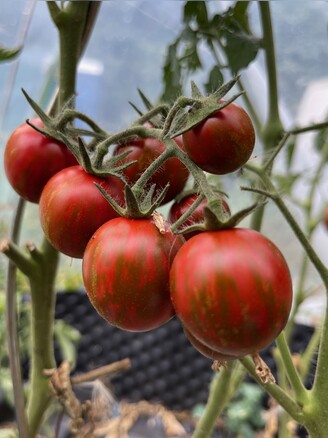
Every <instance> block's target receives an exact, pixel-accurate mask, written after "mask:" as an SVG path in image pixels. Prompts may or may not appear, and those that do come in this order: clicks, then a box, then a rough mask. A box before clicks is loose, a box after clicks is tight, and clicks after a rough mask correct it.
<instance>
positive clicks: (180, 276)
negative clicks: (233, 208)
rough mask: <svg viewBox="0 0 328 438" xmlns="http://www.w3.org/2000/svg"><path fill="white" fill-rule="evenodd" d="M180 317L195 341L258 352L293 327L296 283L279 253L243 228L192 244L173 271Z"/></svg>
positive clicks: (212, 234) (242, 352)
mask: <svg viewBox="0 0 328 438" xmlns="http://www.w3.org/2000/svg"><path fill="white" fill-rule="evenodd" d="M170 288H171V297H172V302H173V305H174V308H175V310H176V314H177V316H178V317H179V318H180V320H181V322H182V324H183V325H184V327H186V329H187V330H188V331H190V332H191V333H192V335H193V336H194V337H196V338H197V340H199V341H200V342H202V343H203V344H205V345H206V346H207V347H209V348H211V349H213V350H217V351H219V352H221V353H223V354H226V355H233V356H237V357H239V356H243V355H246V354H253V353H255V352H257V351H259V350H260V349H262V348H264V347H266V346H267V345H269V344H270V343H271V342H272V341H273V340H274V339H275V338H276V337H277V336H278V334H279V333H280V332H281V330H282V329H283V328H284V326H285V325H286V323H287V320H288V316H289V313H290V309H291V304H292V282H291V276H290V272H289V269H288V266H287V263H286V261H285V259H284V257H283V255H282V254H281V252H280V251H279V249H278V248H277V247H276V246H275V245H274V244H273V242H271V241H270V240H269V239H268V238H266V237H265V236H263V235H262V234H260V233H258V232H256V231H254V230H250V229H243V228H240V229H238V228H234V229H229V230H222V231H208V232H203V233H200V234H198V235H197V236H194V237H192V238H191V239H190V240H188V241H187V242H186V243H185V244H184V246H183V247H182V248H181V250H180V251H179V252H178V254H177V255H176V257H175V259H174V262H173V265H172V268H171V273H170Z"/></svg>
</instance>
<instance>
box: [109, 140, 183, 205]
mask: <svg viewBox="0 0 328 438" xmlns="http://www.w3.org/2000/svg"><path fill="white" fill-rule="evenodd" d="M175 141H176V142H177V143H178V144H179V145H180V147H183V145H182V140H181V138H177V139H175ZM164 149H165V145H164V143H162V142H161V141H159V140H157V139H155V138H146V139H141V138H136V139H134V140H131V141H130V142H129V143H128V144H125V143H124V144H120V145H118V146H117V148H116V150H115V152H114V155H117V154H121V153H123V152H126V151H130V153H129V155H128V156H127V157H126V158H124V159H123V160H122V163H127V162H129V161H134V160H136V161H137V162H136V163H134V164H132V165H131V166H129V167H127V168H126V169H124V171H123V174H124V175H125V177H126V179H127V182H128V183H129V184H133V183H135V182H136V181H137V179H138V178H139V177H140V175H141V174H142V173H143V172H144V170H145V169H146V168H147V167H148V166H149V164H150V163H151V162H153V161H154V160H155V159H156V158H157V157H158V156H159V155H160V154H161V153H162V152H163V151H164ZM188 176H189V171H188V170H187V168H186V167H185V166H184V165H183V164H182V163H181V161H179V160H178V158H169V159H168V160H167V161H165V163H164V164H163V166H162V167H161V168H160V169H159V170H158V171H157V172H156V173H155V174H154V175H153V176H152V177H151V178H150V180H149V186H150V185H152V184H156V188H158V189H160V188H162V189H163V188H164V187H165V186H166V185H167V183H169V184H170V186H169V189H168V191H167V193H166V195H165V198H164V200H163V202H162V204H165V203H167V202H169V201H171V200H172V199H174V198H175V197H176V196H177V195H178V194H179V193H180V192H181V191H182V190H183V188H184V186H185V185H186V182H187V179H188Z"/></svg>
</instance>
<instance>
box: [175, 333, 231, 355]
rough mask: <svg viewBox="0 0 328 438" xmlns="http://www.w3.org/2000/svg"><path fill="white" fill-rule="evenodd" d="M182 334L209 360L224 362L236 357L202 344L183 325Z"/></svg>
mask: <svg viewBox="0 0 328 438" xmlns="http://www.w3.org/2000/svg"><path fill="white" fill-rule="evenodd" d="M183 331H184V334H185V335H186V337H187V338H188V341H189V342H190V343H191V345H192V346H193V347H194V348H195V349H196V350H197V351H199V353H201V354H202V355H203V356H205V357H207V358H208V359H211V360H218V361H220V362H225V361H227V360H235V359H237V357H235V356H229V355H226V354H223V353H219V352H218V351H215V350H213V349H211V348H209V347H207V346H206V345H204V344H203V343H202V342H200V341H199V340H198V339H197V338H195V336H194V335H193V334H192V333H191V332H190V331H189V330H187V329H186V328H185V327H184V328H183Z"/></svg>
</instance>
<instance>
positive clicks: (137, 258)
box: [82, 217, 184, 331]
mask: <svg viewBox="0 0 328 438" xmlns="http://www.w3.org/2000/svg"><path fill="white" fill-rule="evenodd" d="M164 228H165V231H164V232H160V231H159V229H158V228H157V226H156V225H155V223H154V219H153V218H147V219H126V218H122V217H121V218H118V219H113V220H111V221H109V222H106V223H105V224H104V225H103V226H102V227H100V228H99V229H98V230H97V231H96V232H95V234H94V235H93V236H92V238H91V240H90V241H89V243H88V245H87V248H86V250H85V253H84V257H83V264H82V272H83V281H84V286H85V289H86V292H87V294H88V296H89V299H90V301H91V303H92V304H93V306H94V307H95V309H96V310H97V312H98V313H99V314H100V315H101V316H102V317H103V318H104V319H105V320H106V321H108V322H109V323H110V324H112V325H114V326H116V327H119V328H121V329H124V330H128V331H147V330H151V329H154V328H157V327H159V326H160V325H162V324H164V323H165V322H167V321H168V320H169V319H171V318H172V317H173V316H174V309H173V306H172V302H171V299H170V293H169V270H170V267H171V264H172V261H173V258H174V256H175V254H176V253H177V251H178V250H179V248H180V247H181V246H182V244H183V242H184V240H183V238H181V237H179V236H175V235H174V234H172V233H171V231H169V230H168V224H167V223H165V227H164Z"/></svg>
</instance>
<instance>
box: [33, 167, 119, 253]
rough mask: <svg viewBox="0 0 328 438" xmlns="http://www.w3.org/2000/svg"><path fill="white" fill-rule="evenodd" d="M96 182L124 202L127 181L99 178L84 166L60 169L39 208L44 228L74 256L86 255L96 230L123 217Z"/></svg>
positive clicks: (64, 249)
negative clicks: (107, 222) (85, 251)
mask: <svg viewBox="0 0 328 438" xmlns="http://www.w3.org/2000/svg"><path fill="white" fill-rule="evenodd" d="M95 182H97V183H98V184H100V185H101V186H102V187H103V188H104V189H105V190H106V191H107V192H108V193H109V194H110V195H111V196H112V197H113V198H116V200H117V201H118V202H119V203H122V202H123V199H124V196H123V184H122V182H121V181H120V180H119V179H118V178H117V177H113V176H110V177H108V178H99V177H96V176H94V175H90V174H89V173H87V172H85V171H84V169H83V168H82V167H81V166H73V167H69V168H67V169H63V170H62V171H60V172H58V173H57V174H56V175H54V176H53V177H52V178H51V179H50V180H49V181H48V183H47V184H46V186H45V187H44V190H43V191H42V194H41V198H40V204H39V211H40V221H41V226H42V228H43V231H44V233H45V235H46V237H47V238H48V240H49V241H50V243H51V244H52V245H53V246H54V247H55V248H56V249H57V250H58V251H60V252H62V253H64V254H66V255H68V256H70V257H76V258H82V256H83V252H84V249H85V247H86V245H87V243H88V240H89V239H90V237H91V236H92V234H93V233H94V232H95V231H96V229H97V228H99V227H100V226H101V225H102V224H103V223H104V222H106V221H108V220H109V219H113V218H115V217H117V216H119V215H118V213H117V212H116V211H115V210H114V209H113V208H112V207H111V205H110V204H109V203H108V202H107V200H106V199H105V198H104V196H103V195H102V194H101V193H100V191H99V189H98V188H97V187H96V186H95V184H94V183H95Z"/></svg>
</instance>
